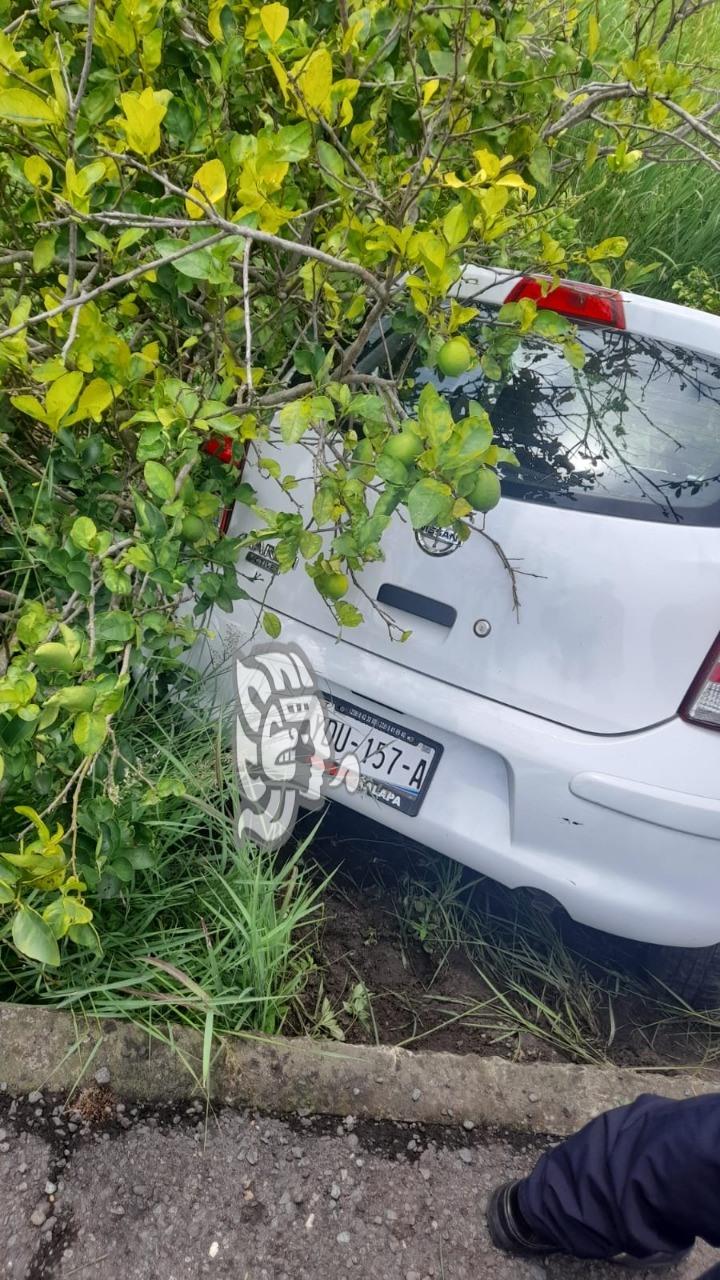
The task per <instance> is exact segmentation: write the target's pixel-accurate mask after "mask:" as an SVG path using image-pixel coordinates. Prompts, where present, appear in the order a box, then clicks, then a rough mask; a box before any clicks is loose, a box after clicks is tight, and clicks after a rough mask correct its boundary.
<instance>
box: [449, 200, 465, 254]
mask: <svg viewBox="0 0 720 1280" xmlns="http://www.w3.org/2000/svg"><path fill="white" fill-rule="evenodd" d="M469 230H470V219H469V218H468V216H467V214H466V212H465V210H464V209H463V207H462V205H461V204H456V205H455V207H454V208H453V209H450V210H449V212H448V213H446V214H445V217H444V218H443V234H444V236H445V239H446V240H447V242H448V244H449V245H450V248H451V249H455V248H457V246H458V245H459V244H462V241H463V240H464V239H465V237H466V235H467V233H468V231H469Z"/></svg>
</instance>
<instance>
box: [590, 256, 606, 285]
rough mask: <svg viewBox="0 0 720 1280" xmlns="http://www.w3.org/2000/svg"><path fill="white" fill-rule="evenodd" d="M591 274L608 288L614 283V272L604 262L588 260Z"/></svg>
mask: <svg viewBox="0 0 720 1280" xmlns="http://www.w3.org/2000/svg"><path fill="white" fill-rule="evenodd" d="M588 267H589V268H590V274H591V275H593V276H594V277H595V279H596V280H597V281H598V282H599V283H600V284H601V285H604V286H605V287H606V288H608V287H609V286H610V285H611V284H612V273H611V271H610V268H609V267H607V266H606V265H605V263H604V262H588Z"/></svg>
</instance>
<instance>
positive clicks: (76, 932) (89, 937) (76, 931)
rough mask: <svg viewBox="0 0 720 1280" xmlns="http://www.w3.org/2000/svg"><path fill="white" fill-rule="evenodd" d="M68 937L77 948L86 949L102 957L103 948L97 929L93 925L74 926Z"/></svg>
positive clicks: (71, 927) (70, 929)
mask: <svg viewBox="0 0 720 1280" xmlns="http://www.w3.org/2000/svg"><path fill="white" fill-rule="evenodd" d="M68 937H69V939H70V941H71V942H74V943H75V946H76V947H85V948H86V950H88V951H94V952H95V954H96V955H98V956H101V955H102V946H101V945H100V938H99V937H98V933H97V929H95V927H94V925H91V924H73V925H71V926H70V928H69V930H68Z"/></svg>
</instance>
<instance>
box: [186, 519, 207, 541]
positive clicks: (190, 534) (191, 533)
mask: <svg viewBox="0 0 720 1280" xmlns="http://www.w3.org/2000/svg"><path fill="white" fill-rule="evenodd" d="M182 536H183V538H184V539H185V541H186V542H199V541H200V539H201V538H203V537H204V536H205V521H204V520H201V519H200V517H199V516H185V518H184V520H183V522H182Z"/></svg>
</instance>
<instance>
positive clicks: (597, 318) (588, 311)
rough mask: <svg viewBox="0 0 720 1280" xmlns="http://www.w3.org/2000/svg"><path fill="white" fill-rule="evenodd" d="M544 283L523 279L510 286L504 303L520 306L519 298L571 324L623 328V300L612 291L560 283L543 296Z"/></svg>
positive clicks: (598, 287) (527, 278) (539, 280)
mask: <svg viewBox="0 0 720 1280" xmlns="http://www.w3.org/2000/svg"><path fill="white" fill-rule="evenodd" d="M543 283H544V282H543V280H542V279H535V278H533V277H531V276H523V278H522V280H518V282H517V284H514V285H513V287H512V289H511V290H510V292H509V294H508V296H507V298H506V299H505V301H506V302H519V300H520V298H532V300H533V302H535V303H537V306H538V308H539V309H540V310H543V311H557V312H558V313H559V314H560V315H562V316H567V317H568V319H570V320H585V321H586V322H587V323H588V324H606V325H611V326H612V328H613V329H624V328H625V308H624V307H623V300H622V296H621V295H620V294H619V293H617V292H616V291H615V290H614V289H604V288H603V287H602V286H601V285H595V284H576V283H575V282H574V281H573V280H563V281H561V283H560V284H558V285H556V286H555V288H554V289H548V290H547V292H546V293H543Z"/></svg>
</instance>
